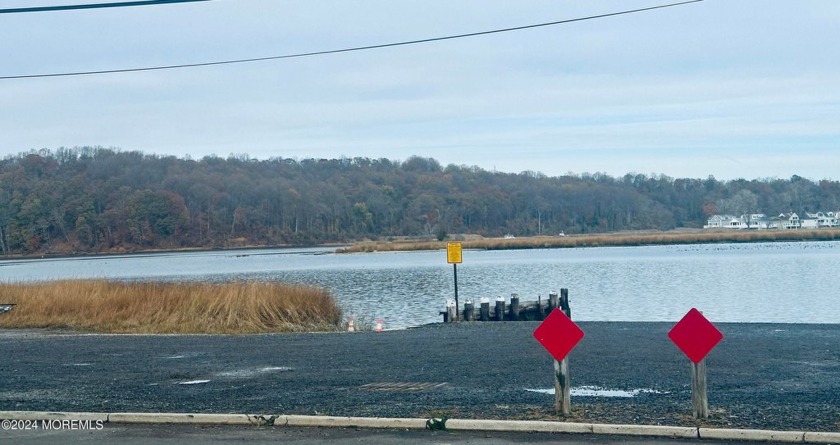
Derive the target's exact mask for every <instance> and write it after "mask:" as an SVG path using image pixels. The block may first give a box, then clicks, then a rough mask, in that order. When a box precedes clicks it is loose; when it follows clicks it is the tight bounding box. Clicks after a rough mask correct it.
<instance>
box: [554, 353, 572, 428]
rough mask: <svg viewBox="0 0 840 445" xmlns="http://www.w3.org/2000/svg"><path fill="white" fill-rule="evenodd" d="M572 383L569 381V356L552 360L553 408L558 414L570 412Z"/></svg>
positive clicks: (568, 413) (566, 414) (564, 414)
mask: <svg viewBox="0 0 840 445" xmlns="http://www.w3.org/2000/svg"><path fill="white" fill-rule="evenodd" d="M571 398H572V385H571V384H570V383H569V358H568V357H566V358H564V359H563V360H561V361H559V362H558V361H557V360H554V410H555V411H556V412H557V414H558V415H563V416H568V415H570V414H572V401H571Z"/></svg>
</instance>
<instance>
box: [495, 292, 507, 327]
mask: <svg viewBox="0 0 840 445" xmlns="http://www.w3.org/2000/svg"><path fill="white" fill-rule="evenodd" d="M504 320H505V298H504V297H496V321H504Z"/></svg>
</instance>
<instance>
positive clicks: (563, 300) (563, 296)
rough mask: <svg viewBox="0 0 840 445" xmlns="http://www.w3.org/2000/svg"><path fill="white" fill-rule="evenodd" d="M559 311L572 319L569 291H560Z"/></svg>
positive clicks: (564, 289)
mask: <svg viewBox="0 0 840 445" xmlns="http://www.w3.org/2000/svg"><path fill="white" fill-rule="evenodd" d="M560 309H562V310H563V312H565V313H566V316H567V317H569V318H572V308H571V306H569V289H566V288H563V289H560Z"/></svg>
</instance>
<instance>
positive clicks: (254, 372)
mask: <svg viewBox="0 0 840 445" xmlns="http://www.w3.org/2000/svg"><path fill="white" fill-rule="evenodd" d="M291 370H292V368H290V367H288V366H266V367H262V368H255V369H236V370H233V371H224V372H219V373H216V375H217V376H219V377H227V378H234V379H247V378H249V377H255V376H258V375H261V374H267V373H270V372H288V371H291Z"/></svg>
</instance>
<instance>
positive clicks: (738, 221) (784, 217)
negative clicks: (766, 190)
mask: <svg viewBox="0 0 840 445" xmlns="http://www.w3.org/2000/svg"><path fill="white" fill-rule="evenodd" d="M824 227H840V212H816V213H808V212H805V213H804V216H802V217H800V216H799V215H798V214H796V213H794V212H790V213H780V214H779V216H771V217H768V216H767V215H765V214H763V213H751V214H744V215H741V216H734V215H713V216H712V217H710V218H709V219H708V220H707V221H706V225H704V226H703V228H704V229H716V228H718V229H736V230H743V229H750V230H791V229H821V228H824Z"/></svg>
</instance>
